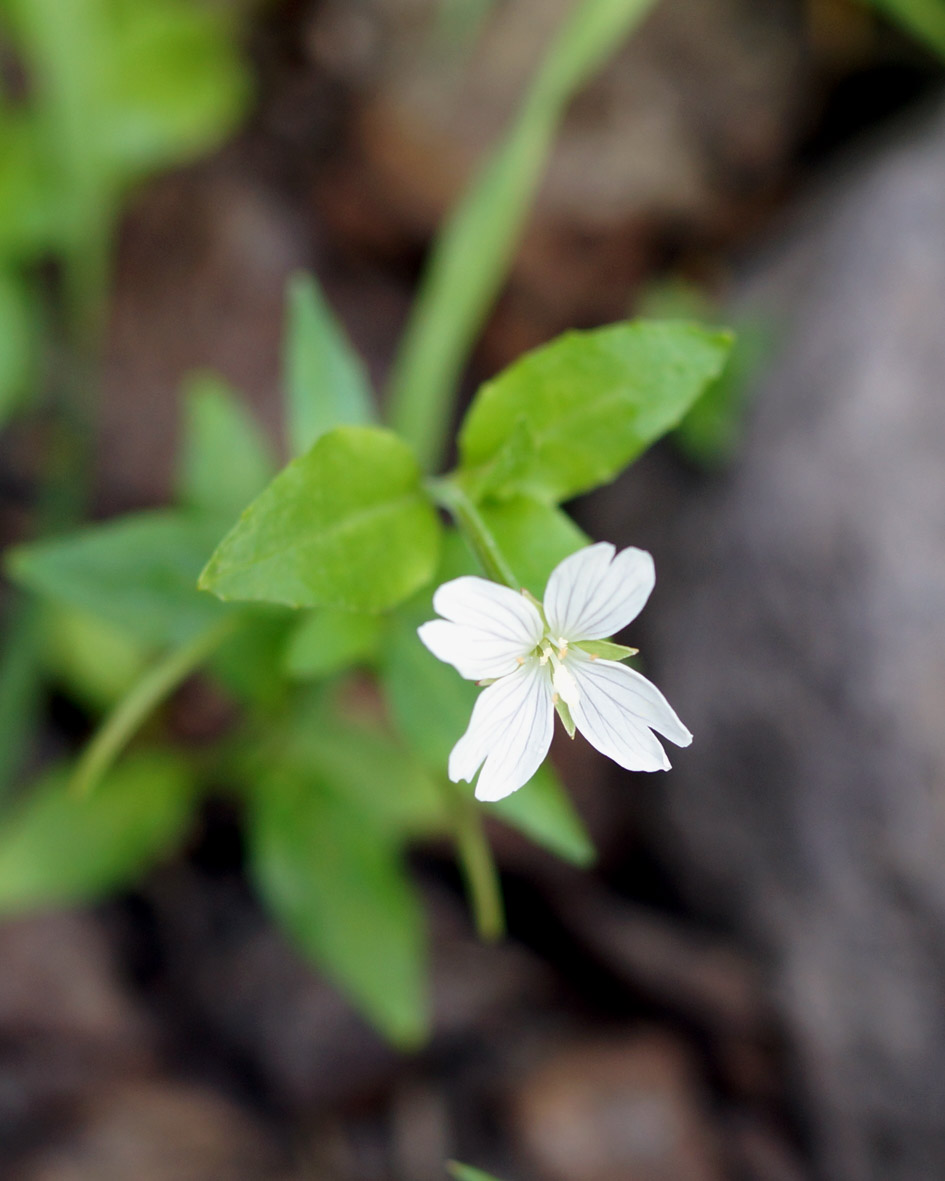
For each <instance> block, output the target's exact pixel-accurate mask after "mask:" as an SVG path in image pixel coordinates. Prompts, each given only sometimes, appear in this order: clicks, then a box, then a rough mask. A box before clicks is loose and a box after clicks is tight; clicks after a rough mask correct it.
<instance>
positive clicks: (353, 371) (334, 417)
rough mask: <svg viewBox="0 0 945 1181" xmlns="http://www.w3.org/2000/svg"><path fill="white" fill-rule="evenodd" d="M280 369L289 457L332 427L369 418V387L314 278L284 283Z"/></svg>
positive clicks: (357, 423) (300, 277)
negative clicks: (285, 314) (286, 285)
mask: <svg viewBox="0 0 945 1181" xmlns="http://www.w3.org/2000/svg"><path fill="white" fill-rule="evenodd" d="M288 295H289V298H288V328H287V331H286V340H285V353H284V370H285V381H286V392H287V398H288V402H287V405H286V419H287V422H288V431H289V443H290V447H291V450H292V453H293V454H294V455H302V454H304V453H305V452H306V451H308V449H309V448H310V447H311V446H312V444H313V443H314V442H315V440H316V439H318V438H320V437H321V436H322V435H324V434H325V433H326V432H327V431H330V430H332V429H334V427H336V426H346V425H350V426H363V425H365V424H367V423H369V422H371V421H372V419H373V418H374V403H373V395H372V393H371V387H370V383H369V382H368V379H367V374H366V373H365V371H364V366H363V365H362V363H361V359H360V357H358V355H357V354H356V353H355V352H354V350H353V349H352V347H351V345H350V344H349V343H348V340H347V338H346V337H345V335H344V332H343V330H342V328H341V326H340V325H339V323H338V321H337V320H336V319H335V317H334V316H333V315H332V312H331V309H330V308H329V306H328V304H327V303H326V301H325V297H324V296H323V295H322V293H321V290H320V288H319V286H318V284H317V283H316V281H315V278H314V277H313V276H312V275H304V274H299V275H296V276H294V278H293V279H292V280H291V282H290V284H289V292H288Z"/></svg>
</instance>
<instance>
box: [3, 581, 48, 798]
mask: <svg viewBox="0 0 945 1181" xmlns="http://www.w3.org/2000/svg"><path fill="white" fill-rule="evenodd" d="M7 608H8V609H7V611H6V613H5V615H4V618H3V637H2V641H3V642H2V644H0V800H3V799H5V797H6V796H7V795H8V794H9V793H10V791H11V790H12V789H13V787H14V785H15V784H16V783H17V781H18V772H19V770H20V765H21V763H22V761H23V758H24V755H25V753H26V751H27V749H28V747H29V744H30V740H31V737H32V735H33V734H34V733H35V724H34V723H36V721H37V719H38V717H39V714H40V710H41V705H42V680H43V677H42V647H43V635H42V628H41V624H42V619H41V616H40V611H39V604H38V603H36V602H35V601H30V600H28V599H27V598H26V596H24V595H16V596H11V598H10V600H9V601H8V604H7Z"/></svg>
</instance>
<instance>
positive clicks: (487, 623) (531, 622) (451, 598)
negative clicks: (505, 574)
mask: <svg viewBox="0 0 945 1181" xmlns="http://www.w3.org/2000/svg"><path fill="white" fill-rule="evenodd" d="M433 608H434V610H435V611H436V612H437V613H438V614H439V615H442V616H443V618H444V619H448V620H449V621H450V622H451V623H458V624H460V626H462V627H468V628H474V629H475V630H476V631H479V632H483V633H485V634H486V635H489V636H493V637H495V639H497V640H504V641H506V642H507V643H509V644H517V645H519V648H518V651H519V654H520V655H522V656H525V655H527V654H528V653H529V652H531V651H532V649H533V648H535V647H536V645H537V644H538V642H539V641H540V640H541V637H542V635H543V634H544V624H543V622H542V618H541V615H540V614H539V613H538V609H537V608H536V607H535V605H534V603H530V602H529V601H528V599H526V598H525V596H524V595H523V594H519V593H518V592H517V591H514V590H511V589H510V588H509V587H507V586H501V585H500V584H499V583H498V582H489V580H488V579H486V578H477V577H476V576H475V575H473V574H467V575H465V576H464V577H462V578H454V579H453V580H452V581H451V582H444V583H443V585H442V586H441V587H440V588H439V589H438V590H437V592H436V594H435V595H434V596H433Z"/></svg>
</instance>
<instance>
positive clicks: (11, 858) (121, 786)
mask: <svg viewBox="0 0 945 1181" xmlns="http://www.w3.org/2000/svg"><path fill="white" fill-rule="evenodd" d="M67 781H68V774H67V772H66V771H65V770H64V769H60V770H58V771H55V772H52V773H51V774H49V775H47V776H46V777H45V778H44V779H43V780H42V781H41V782H40V783H39V784H38V785H37V786H36V787H35V788H33V790H32V791H30V792H29V794H28V795H26V796H25V797H24V798H23V799H22V800H21V801H20V802H19V803H18V804H17V805H16V806H15V807H14V809H13V810H12V811H11V812H9V813H7V814H6V815H5V816H4V818H3V820H2V821H0V911H3V912H5V913H8V914H9V913H12V912H18V911H22V910H26V909H30V908H34V907H43V906H62V905H68V904H71V903H75V902H89V901H93V900H95V899H97V898H100V897H102V896H103V895H105V894H108V893H110V892H112V891H114V890H116V889H119V888H121V887H124V886H127V885H129V884H130V883H131V882H133V881H135V880H136V879H137V878H138V877H140V875H141V874H143V873H144V872H145V871H146V870H147V869H149V868H150V867H151V866H152V865H153V864H154V863H155V862H156V861H158V860H160V859H161V858H162V857H165V856H167V855H169V854H170V853H171V852H173V851H174V850H175V849H176V848H177V847H178V845H179V844H180V842H181V841H182V840H183V838H184V836H185V834H186V832H187V828H188V826H189V824H190V818H191V814H192V809H193V782H192V779H191V775H190V771H189V769H188V768H187V766H186V764H185V763H184V762H183V761H182V760H180V759H178V758H175V757H172V756H171V755H170V754H164V753H162V754H158V753H156V752H155V753H150V754H140V755H137V756H136V757H134V758H129V759H127V760H126V761H125V762H124V763H122V764H121V765H120V766H119V767H116V768H114V769H113V770H112V772H111V773H110V774H109V775H108V776H107V777H106V778H105V779H104V780H103V782H102V784H101V785H100V787H99V790H98V791H97V792H96V793H95V794H94V795H93V796H91V797H89V798H88V799H80V798H78V797H77V796H76V795H75V794H74V793H73V792H71V791H69V789H68V787H67Z"/></svg>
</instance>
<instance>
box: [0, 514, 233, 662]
mask: <svg viewBox="0 0 945 1181" xmlns="http://www.w3.org/2000/svg"><path fill="white" fill-rule="evenodd" d="M217 535H218V529H217V527H216V526H215V525H214V523H213V521H212V520H211V521H210V522H209V523H208V521H207V520H206V519H205V518H203V517H200V518H197V517H192V516H189V515H188V514H186V513H183V512H173V511H160V512H147V513H133V514H130V515H128V516H126V517H120V518H118V519H117V520H114V521H109V522H107V523H106V524H103V525H91V526H89V527H88V528H85V529H81V530H79V531H78V532H76V533H72V534H69V535H67V536H65V537H59V538H53V539H52V540H50V541H40V542H34V543H32V544H30V545H22V546H17V547H15V548H14V549H12V550H9V551H8V552H7V558H6V566H7V571H8V573H9V574H10V577H11V578H13V579H14V581H16V582H18V583H19V584H20V585H21V586H25V587H27V588H28V589H30V590H32V591H34V592H36V593H37V594H40V595H43V596H44V597H46V598H49V599H53V600H55V601H56V602H59V603H64V604H67V605H69V606H71V607H76V608H78V609H79V610H83V611H88V612H89V613H90V614H93V615H96V616H99V617H100V618H103V619H106V620H108V621H109V622H111V623H112V624H114V625H115V626H117V627H121V628H126V629H127V630H128V631H129V632H130V633H131V634H132V635H133V636H135V637H137V638H138V639H140V640H142V641H144V642H145V643H149V644H154V645H164V644H178V643H184V642H186V641H187V640H189V639H191V638H192V637H193V636H195V635H197V634H198V633H200V632H202V631H204V630H205V629H206V628H207V627H209V626H210V625H211V624H212V623H213V622H214V621H215V620H217V619H219V618H220V616H221V614H222V613H223V612H225V610H226V608H225V607H223V606H222V604H220V603H218V602H216V601H215V600H214V599H213V598H211V597H210V596H209V595H201V594H199V593H198V591H197V590H196V587H195V583H196V578H197V574H198V573H199V571H200V566H201V563H202V562H203V561H204V560H205V558H206V555H207V553H208V551H209V550H210V548H211V546H212V545H213V542H214V540H215V537H216V536H217Z"/></svg>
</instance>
